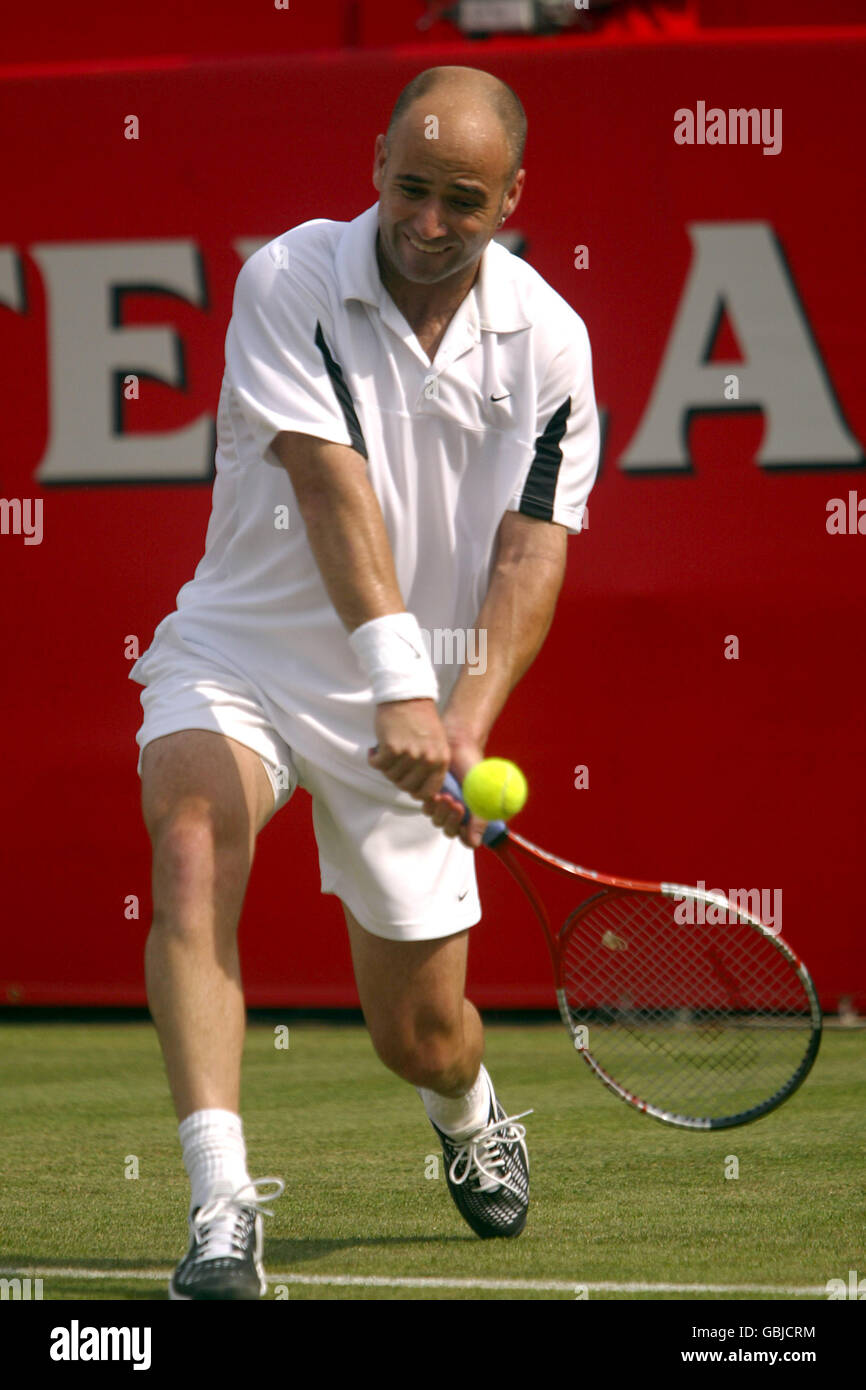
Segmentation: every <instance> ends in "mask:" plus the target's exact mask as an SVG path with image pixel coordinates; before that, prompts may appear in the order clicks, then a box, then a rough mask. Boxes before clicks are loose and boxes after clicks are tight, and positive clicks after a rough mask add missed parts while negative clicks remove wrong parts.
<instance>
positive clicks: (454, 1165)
mask: <svg viewBox="0 0 866 1390" xmlns="http://www.w3.org/2000/svg"><path fill="white" fill-rule="evenodd" d="M531 1114H532V1111H531V1110H522V1111H521V1113H520V1114H519V1115H503V1116H502V1119H501V1120H491V1122H490V1124H488V1125H485V1126H484V1128H483V1129H479V1130H476V1132H475V1133H474V1134H470V1135H469V1137H468V1138H467V1139H462V1140H455V1141H453V1142H455V1143H457V1144H458V1145H459V1147H458V1149H457V1152H456V1153H455V1155H454V1158H453V1159H452V1161H451V1167H450V1169H449V1175H450V1177H451V1181H452V1182H453V1183H457V1184H458V1185H459V1184H460V1183H464V1182H466V1180H467V1178H469V1177H470V1176H473V1175H474V1176H475V1178H476V1182H475V1186H476V1188H477V1189H478V1190H479V1191H480V1192H489V1191H491V1190H492V1189H493V1188H496V1187H505V1188H507V1189H508V1191H509V1192H517V1193H519V1192H520V1189H519V1188H518V1187H516V1186H515V1184H514V1183H513V1182H511V1181H510V1180H509V1178H508V1176H507V1175H506V1173H505V1172H504V1169H505V1165H506V1162H507V1154H506V1152H505V1146H507V1145H509V1144H522V1142H523V1140H524V1139H525V1138H526V1126H525V1125H520V1124H518V1123H517V1121H518V1120H523V1119H525V1118H526V1116H527V1115H531ZM461 1164H462V1165H463V1166H462V1167H461Z"/></svg>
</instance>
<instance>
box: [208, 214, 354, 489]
mask: <svg viewBox="0 0 866 1390" xmlns="http://www.w3.org/2000/svg"><path fill="white" fill-rule="evenodd" d="M280 249H281V243H280V242H279V241H277V242H271V243H269V245H267V246H263V247H261V248H260V249H259V250H258V251H256V252H255V253H254V254H253V255H252V256H251V257H250V258H249V260H248V261H246V262H245V264H244V265H243V266H242V267H241V271H240V274H239V275H238V278H237V281H236V283H235V292H234V304H233V308H232V318H231V322H230V324H229V327H228V332H227V334H226V373H227V376H228V380H229V384H230V386H231V388H232V390H233V391H234V393H235V396H236V398H237V402H238V405H239V407H240V410H241V412H242V414H243V416H244V418H245V419H246V421H247V422H248V424H249V426H250V429H251V431H252V434H253V437H254V439H255V442H256V444H257V446H258V448H259V450H260V452H261V454H262V457H263V458H264V459H265V461H266V462H268V463H273V464H275V465H278V464H279V460H278V459H277V457H276V455H275V454H273V453H272V451H271V449H270V446H271V444H272V443H273V440H274V437H275V436H276V435H277V434H279V433H280V431H282V430H291V431H294V432H296V433H298V434H310V435H315V436H316V437H317V438H320V439H327V440H330V441H331V442H332V443H334V444H348V445H351V446H352V447H355V448H359V451H360V452H362V453H364V454H366V450H365V449H364V447H363V438H362V436H361V433H360V428H359V426H358V422H357V417H356V416H355V413H354V408H353V406H352V402H351V398H350V396H349V393H348V390H347V387H346V384H345V380H344V377H343V373H342V369H341V368H340V365H339V363H338V361H336V360H335V357H334V355H333V344H329V342H328V313H327V309H326V307H325V306H323V305H320V304H317V302H316V299H315V298H314V296H313V295H312V294H311V293H310V292H309V291H308V290H307V289H306V288H305V287H304V285H302V284H301V280H300V272H299V270H298V269H297V268H296V258H295V257H291V258H286V259H289V265H292V267H293V268H292V269H290V268H289V265H282V264H281V261H282V260H283V259H284V258H283V257H281V255H280V254H279V252H280Z"/></svg>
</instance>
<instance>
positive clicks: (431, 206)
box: [412, 198, 448, 242]
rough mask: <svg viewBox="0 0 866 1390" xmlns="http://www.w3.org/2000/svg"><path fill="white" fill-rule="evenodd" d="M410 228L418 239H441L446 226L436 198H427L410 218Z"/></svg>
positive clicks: (431, 240) (446, 229)
mask: <svg viewBox="0 0 866 1390" xmlns="http://www.w3.org/2000/svg"><path fill="white" fill-rule="evenodd" d="M412 230H413V232H414V233H415V236H416V237H417V239H418V240H419V241H428V242H433V241H441V240H442V237H443V236H444V235H446V233H447V231H448V228H447V226H446V225H445V223H444V222H443V220H442V209H441V206H440V204H439V201H438V199H435V198H428V199H426V200H425V202H424V205H423V207H420V208H418V211H417V212H416V214H415V216H414V217H413V218H412Z"/></svg>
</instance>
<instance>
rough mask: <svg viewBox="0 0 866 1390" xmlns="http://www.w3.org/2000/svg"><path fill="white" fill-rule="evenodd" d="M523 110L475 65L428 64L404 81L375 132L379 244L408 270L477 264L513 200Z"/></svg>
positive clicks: (434, 275) (421, 273)
mask: <svg viewBox="0 0 866 1390" xmlns="http://www.w3.org/2000/svg"><path fill="white" fill-rule="evenodd" d="M525 140H526V117H525V115H524V112H523V107H522V106H521V104H520V101H519V100H518V98H517V97H516V96H515V94H514V92H512V90H511V88H510V87H507V86H506V85H505V83H504V82H500V81H499V79H498V78H496V77H493V76H492V74H491V73H488V72H482V71H481V70H480V69H479V68H463V67H441V68H429V69H428V70H427V71H426V72H422V73H420V74H419V76H418V77H416V78H414V79H413V80H412V82H410V83H409V85H408V86H407V87H405V88H404V89H403V91H402V92H401V93H400V96H399V97H398V99H397V103H396V105H395V107H394V111H393V114H392V116H391V121H390V123H389V126H388V132H387V134H386V135H380V136H378V138H377V140H376V159H375V164H374V169H373V183H374V185H375V187H376V189H377V190H378V192H379V195H380V196H379V233H380V247H381V250H382V254H383V255H384V257H385V259H386V261H387V263H388V265H389V267H390V268H391V269H392V270H394V271H396V272H397V273H398V274H399V275H401V276H403V277H404V278H405V279H407V280H410V281H413V282H415V283H420V284H435V283H437V282H439V281H441V280H445V279H448V278H450V277H451V276H456V275H459V274H460V273H461V272H464V271H466V270H467V268H468V267H469V266H471V265H474V264H475V263H476V262H477V261H478V259H479V257H480V256H481V254H482V252H483V251H484V248H485V246H486V245H487V243H488V242H489V240H490V238H491V237H492V236H493V235H494V233H495V232H497V231H498V230H499V228H500V227H501V225H502V223H503V222H504V221H505V219H506V217H508V216H509V215H510V214H511V213H512V212H513V211H514V209H515V208H516V206H517V204H518V202H519V200H520V194H521V190H522V188H523V177H524V175H523V170H522V169H521V167H520V162H521V159H522V157H523V147H524V143H525Z"/></svg>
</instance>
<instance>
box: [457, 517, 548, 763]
mask: <svg viewBox="0 0 866 1390" xmlns="http://www.w3.org/2000/svg"><path fill="white" fill-rule="evenodd" d="M506 526H507V527H508V538H507V544H505V545H503V544H500V553H499V555H498V557H497V560H496V563H495V566H494V570H493V574H492V576H491V581H490V585H489V587H488V591H487V596H486V598H485V600H484V603H483V604H482V607H481V611H480V613H479V615H478V620H477V627H478V629H479V630H482V631H485V632H486V652H487V665H486V669H485V670H484V671H483V672H479V671H477V670H475V671H470V670H469V669H468V668H466V667H464V669H463V670H462V671H461V673H460V676H459V679H458V681H457V684H456V685H455V687H454V690H453V691H452V694H451V698H450V699H449V701H448V706H447V709H446V710H445V712H444V715H443V718H444V720H445V724H446V728H447V729H448V731H449V734H450V735H451V736H452V739H454V740H459V741H465V742H468V743H477V744H479V745H481V746H482V747H483V746H484V743H485V742H486V740H487V736H488V734H489V733H490V730H491V728H492V727H493V725H494V723H495V722H496V719H497V718H498V716H499V714H500V713H501V711H502V708H503V706H504V705H505V702H506V700H507V699H508V696H509V695H510V694H511V691H512V690H513V689H514V687H515V686H516V685H517V683H518V681H519V680H520V679H521V677H522V676H523V675H524V674H525V673H526V671H527V670H528V669H529V667H530V666H531V665H532V662H533V661H534V660H535V657H536V656H537V655H538V652H539V651H540V650H541V647H542V645H543V643H544V639H545V637H546V636H547V633H548V631H549V629H550V625H551V623H552V621H553V615H554V612H555V609H556V600H557V598H558V596H559V591H560V589H561V587H562V581H563V577H564V575H565V560H566V538H567V533H566V532H565V531H564V530H563V528H562V527H559V526H553V525H551V524H549V523H546V522H539V523H537V527H538V528H540V529H536V527H532V526H527V525H520V524H519V523H516V522H515V523H512V522H511V521H510V520H507V521H506Z"/></svg>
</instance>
